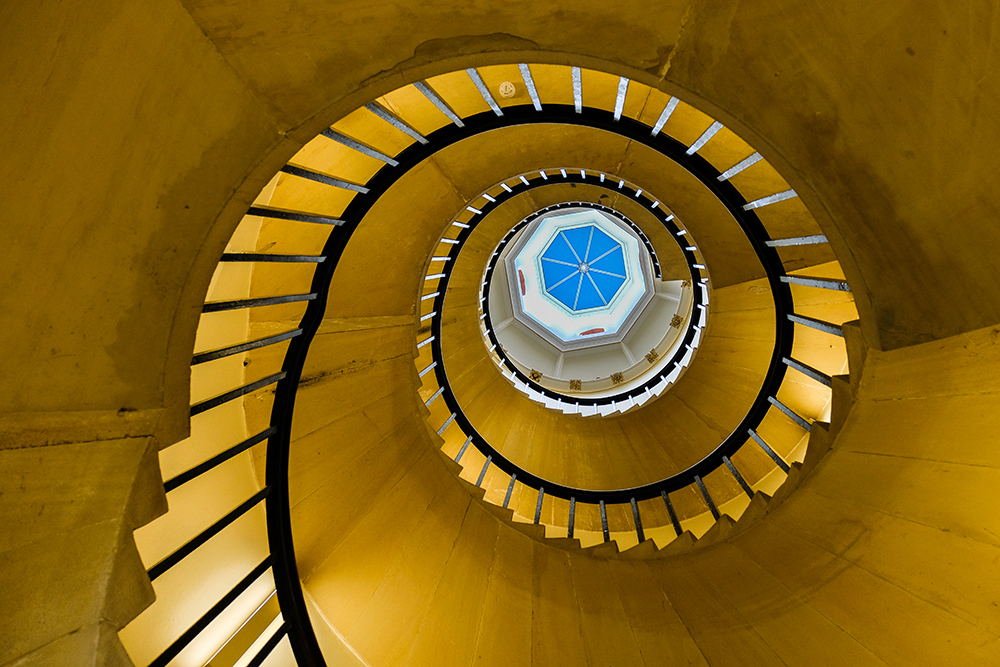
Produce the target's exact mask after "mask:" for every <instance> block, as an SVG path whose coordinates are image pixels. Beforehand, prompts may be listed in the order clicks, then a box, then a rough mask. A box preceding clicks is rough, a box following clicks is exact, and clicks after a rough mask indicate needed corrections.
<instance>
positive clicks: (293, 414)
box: [122, 63, 858, 666]
mask: <svg viewBox="0 0 1000 667" xmlns="http://www.w3.org/2000/svg"><path fill="white" fill-rule="evenodd" d="M511 80H514V81H516V83H515V84H514V89H515V91H516V92H515V94H514V95H513V96H512V97H510V98H502V97H500V96H499V95H498V94H496V93H494V92H491V91H497V90H498V89H499V88H500V84H501V82H504V81H507V82H510V81H511ZM640 136H646V137H649V139H646V140H645V141H642V140H639V139H637V138H636V137H640ZM510 169H515V171H513V172H510V171H509V170H510ZM503 170H508V171H506V172H505V171H503ZM699 178H700V180H698V179H699ZM640 184H641V185H640ZM661 192H662V194H659V193H661ZM644 193H645V194H644ZM564 202H576V203H589V205H593V206H602V207H606V208H608V209H609V210H612V211H622V212H624V213H628V214H629V215H630V216H631V219H632V220H633V221H634V224H635V225H636V228H637V229H638V230H639V231H640V232H641V233H642V234H643V238H644V239H646V240H648V242H649V250H650V252H651V256H652V257H653V259H654V260H655V261H656V262H657V268H658V270H660V271H662V272H663V274H662V275H659V276H658V279H660V280H662V279H665V278H667V277H670V278H677V279H684V281H685V289H687V290H690V291H691V292H694V293H696V294H695V300H694V303H693V304H692V305H689V306H688V311H687V313H686V315H685V317H684V318H682V319H683V320H684V322H683V323H680V324H678V325H677V326H678V327H679V328H681V329H682V331H683V332H684V333H683V335H682V337H681V338H680V339H679V340H680V342H685V341H690V343H685V344H684V345H683V346H678V352H677V354H676V362H674V364H673V366H672V367H670V366H668V367H664V368H663V369H662V370H661V371H660V372H659V373H658V374H655V375H654V376H652V378H651V379H649V380H648V381H646V382H645V383H644V384H642V385H641V386H638V387H635V388H633V389H631V390H630V391H629V392H625V393H620V394H614V395H611V396H607V395H604V397H603V398H600V399H593V400H590V404H589V405H587V404H586V403H587V401H588V399H587V398H586V397H584V403H585V405H583V406H581V405H580V400H579V397H577V400H572V397H569V398H567V397H559V396H558V395H554V394H552V393H551V392H547V391H546V390H545V389H544V388H542V387H540V386H538V385H536V384H535V383H534V382H532V381H531V379H529V378H527V377H525V376H524V374H523V373H521V372H519V371H518V369H517V368H516V367H515V366H514V365H512V364H509V363H508V364H507V365H506V366H505V365H504V363H503V362H502V360H501V358H500V356H498V355H499V353H498V352H497V351H496V347H497V345H496V344H494V345H493V346H492V349H491V348H490V347H488V344H489V343H490V339H489V336H488V334H489V327H490V326H491V325H490V320H489V319H488V317H487V315H488V313H486V312H484V307H485V306H484V303H485V296H484V294H485V292H484V287H483V286H484V285H485V284H486V283H485V282H484V280H483V275H484V272H485V271H487V268H486V267H487V265H488V263H489V261H490V259H491V257H495V256H496V254H497V251H495V250H494V249H495V247H496V246H497V243H499V242H500V241H501V239H502V238H504V237H505V236H506V237H509V236H510V235H511V234H512V233H514V232H516V229H517V226H518V223H519V221H521V220H522V219H526V218H525V216H527V215H529V214H531V213H532V212H537V211H543V210H547V209H548V208H551V207H552V206H553V205H560V204H563V203H564ZM668 207H669V208H668ZM512 230H513V231H512ZM716 267H718V268H716ZM666 274H669V275H666ZM687 302H690V298H688V301H687ZM694 305H697V308H695V307H694ZM393 312H410V313H412V315H401V316H388V315H384V314H383V313H393ZM856 317H857V313H856V311H855V310H854V307H853V301H852V299H851V294H850V291H849V288H848V287H847V283H846V281H845V280H844V276H843V273H842V272H841V270H840V268H839V265H838V263H837V262H836V260H835V259H834V258H833V255H832V252H831V251H830V250H829V247H828V245H827V244H826V239H825V237H824V236H822V234H820V233H819V228H818V226H817V224H816V222H815V221H814V220H813V218H812V217H811V216H810V215H809V213H808V211H807V210H806V209H805V207H803V206H802V205H801V204H800V203H798V202H797V200H796V198H795V193H794V192H793V191H792V190H791V188H789V187H788V185H787V183H785V182H784V181H783V180H782V179H781V178H780V176H778V175H777V173H776V171H775V170H774V168H773V167H771V166H770V165H769V164H768V163H767V162H766V161H765V160H764V159H762V158H761V157H760V155H759V153H756V152H755V151H753V149H752V148H751V147H749V146H748V145H747V144H746V143H745V142H743V141H742V140H740V139H739V138H738V137H737V136H736V135H735V134H733V133H732V132H730V131H729V130H727V129H726V128H724V127H722V126H721V124H720V123H718V122H716V121H714V120H713V119H711V118H709V117H707V116H705V115H704V114H702V113H700V112H698V111H697V110H695V109H694V108H693V107H691V106H689V105H687V104H685V103H684V102H682V101H680V100H679V99H677V98H675V97H670V96H667V95H664V94H662V93H659V92H658V91H656V90H654V89H651V88H649V87H647V86H643V85H641V84H637V83H636V82H632V81H629V80H627V79H625V78H621V77H614V76H611V75H607V74H603V73H600V72H596V71H592V70H589V69H581V68H576V67H569V66H552V65H538V64H523V63H522V64H512V65H507V66H493V67H483V68H478V69H468V70H461V71H457V72H453V73H450V74H446V75H441V76H438V77H433V78H430V79H428V80H426V81H421V82H418V83H416V84H414V85H410V86H406V87H404V88H401V89H399V90H396V91H393V92H392V93H389V94H387V95H385V96H384V97H382V98H380V99H378V100H375V101H373V102H371V103H368V104H366V105H365V106H364V107H363V108H361V109H359V110H358V111H356V112H355V113H353V114H350V115H348V116H347V117H345V118H344V119H343V120H342V121H340V122H338V123H336V124H335V125H333V126H332V127H331V128H330V129H328V130H324V131H323V132H322V133H321V134H320V135H319V136H317V137H316V138H315V139H314V140H313V141H312V142H310V143H308V144H307V145H306V147H305V148H304V149H303V150H302V151H300V152H299V153H298V154H297V155H296V156H295V157H294V158H293V159H292V160H291V161H290V162H289V163H288V165H286V166H285V167H283V168H282V169H281V171H280V172H279V173H278V174H277V175H276V176H275V177H274V178H273V179H272V181H271V182H270V183H269V184H268V186H267V187H266V188H265V189H264V190H263V191H262V193H261V195H260V196H259V197H258V199H257V201H255V202H254V203H253V205H252V206H251V207H250V208H249V210H248V212H247V216H246V217H245V218H244V220H243V223H242V224H241V225H240V227H239V229H238V230H237V231H236V233H235V234H234V236H233V238H232V240H231V241H230V243H229V245H228V247H227V249H226V252H225V253H224V254H223V256H222V258H221V261H220V263H219V268H218V269H217V271H216V275H215V277H214V279H213V283H212V287H211V288H210V290H209V295H208V299H207V301H206V303H205V307H204V313H203V315H202V321H201V325H200V327H199V337H198V341H197V343H196V350H195V356H194V360H193V365H192V408H191V415H192V436H191V438H189V439H188V440H186V441H184V442H181V443H178V444H177V445H175V446H173V447H171V448H169V449H167V450H165V451H164V452H163V455H162V465H163V469H164V478H165V480H166V481H165V488H166V490H167V492H168V500H169V502H170V512H168V513H167V514H166V515H164V516H163V517H162V518H160V519H158V520H156V521H154V522H152V523H151V524H149V525H148V526H146V527H144V528H142V529H141V530H140V531H138V532H137V542H138V544H139V548H140V553H141V555H142V557H143V559H144V561H145V562H146V563H147V564H148V566H149V573H150V577H151V579H153V582H154V588H155V589H156V592H157V601H156V602H155V603H154V604H153V605H151V606H150V607H149V609H148V610H147V611H145V612H144V613H143V614H141V615H140V616H139V617H138V618H137V619H136V620H135V621H134V622H132V623H131V624H130V625H129V626H128V627H126V628H125V630H123V632H122V639H123V642H124V643H125V646H126V648H129V649H130V653H131V657H132V658H133V659H134V660H135V661H136V663H137V664H151V665H187V664H208V665H214V666H219V665H241V666H242V665H257V664H295V661H296V660H298V664H320V661H321V660H324V659H325V660H326V661H327V663H328V664H339V663H338V662H336V660H340V659H345V658H344V655H343V654H344V652H345V651H348V652H349V654H350V655H349V657H348V658H346V659H347V660H348V663H350V662H351V661H357V662H358V664H369V665H382V664H384V665H395V664H425V663H426V664H456V665H464V664H470V663H475V664H479V663H480V662H496V663H497V664H522V663H523V664H529V663H530V664H539V665H549V664H574V665H578V664H587V663H590V664H603V663H604V662H607V661H611V664H653V663H656V664H660V663H662V662H664V661H671V660H675V659H680V658H682V657H683V659H684V660H690V661H693V662H702V663H704V662H706V661H707V662H709V663H711V664H715V662H717V661H718V659H717V658H716V657H714V656H712V654H711V648H710V646H709V645H710V644H711V643H712V642H711V641H709V640H708V639H707V636H700V635H699V632H701V631H702V629H700V628H697V627H690V626H689V625H688V623H689V622H688V621H685V620H684V619H685V616H684V615H678V614H679V612H678V610H674V611H669V612H668V611H667V610H666V609H665V608H661V609H660V610H659V611H658V612H653V611H652V609H651V607H650V605H653V607H656V606H658V603H656V600H661V601H666V602H669V604H670V605H683V604H684V601H683V600H684V598H685V597H686V596H689V595H691V594H692V593H691V591H690V590H688V586H689V585H691V582H690V581H689V579H688V578H687V577H683V581H684V582H685V584H684V585H683V586H681V587H680V588H678V586H679V583H678V582H679V580H678V579H677V574H678V573H680V572H685V571H686V570H687V568H691V567H701V564H702V563H710V562H714V559H718V558H722V559H726V558H732V555H731V554H732V547H731V546H719V547H718V548H717V549H716V550H714V551H713V550H706V548H707V547H708V546H709V545H729V544H730V541H731V539H732V538H733V536H735V535H737V534H739V533H741V532H742V531H743V530H744V529H746V528H747V527H748V526H751V525H755V524H757V523H759V522H760V521H761V520H762V519H763V518H764V517H765V516H767V515H768V514H769V513H770V512H772V511H773V510H774V508H775V506H777V505H778V504H779V503H780V502H781V500H782V499H783V498H785V497H786V496H787V495H788V494H789V493H790V492H791V491H792V490H793V489H794V488H795V487H796V486H797V485H798V484H799V483H800V482H801V480H802V478H803V476H805V475H807V474H808V473H809V472H810V471H811V470H812V469H813V468H814V467H815V466H816V465H817V463H818V462H819V461H820V459H821V458H822V456H823V454H824V453H825V451H826V449H827V448H828V447H829V445H830V441H831V437H832V435H833V434H834V433H835V432H836V430H837V429H838V428H839V427H840V425H841V423H842V421H843V417H844V415H845V414H846V412H847V410H848V408H849V406H850V402H851V392H850V380H849V378H848V376H847V375H846V372H847V368H848V352H847V348H846V347H845V344H844V337H845V335H846V336H847V339H848V342H849V341H850V339H851V336H852V334H851V332H852V331H855V329H856V325H854V324H852V323H851V322H850V321H851V320H854V319H855V318H856ZM852 327H855V329H852ZM845 332H846V333H845ZM857 335H858V334H857V333H856V331H855V334H854V336H855V337H856V336H857ZM494 342H495V339H494ZM501 351H502V350H501ZM671 370H673V371H674V372H673V375H671V376H670V377H669V378H668V375H669V372H670V371H671ZM432 371H433V372H432ZM668 379H669V380H670V382H669V384H668ZM415 404H416V405H417V406H418V407H419V409H418V410H414V409H413V408H412V407H411V406H413V405H415ZM414 415H415V416H416V417H417V421H414ZM830 421H832V423H828V422H830ZM748 424H749V426H748ZM286 480H287V481H286ZM220 489H223V490H224V491H223V492H221V493H220ZM265 508H266V510H265ZM691 559H695V560H691ZM612 561H613V562H612ZM625 561H632V562H631V563H626V562H625ZM639 561H642V562H641V563H640V562H639ZM740 561H741V562H754V561H753V557H752V556H747V555H744V556H741V557H740ZM758 565H760V566H761V567H763V565H764V564H763V563H760V564H758ZM768 565H769V566H770V567H772V568H773V564H768ZM195 573H197V574H195ZM779 574H780V572H778V571H775V570H773V569H772V570H770V571H769V573H767V574H765V573H764V572H763V571H762V572H761V575H760V576H761V577H762V579H761V583H762V584H763V583H764V582H765V581H767V580H770V579H772V578H773V577H776V576H779ZM300 580H301V581H302V584H301V585H300V584H299V583H298V582H299V581H300ZM712 585H718V583H717V582H716V583H713V584H712ZM529 591H530V594H529ZM659 606H660V607H662V605H659ZM720 620H721V619H716V621H720ZM643 627H646V628H647V633H646V634H645V635H644V634H642V633H641V632H637V630H638V629H639V628H643ZM831 627H832V626H831ZM390 629H391V630H390ZM386 632H391V633H392V635H391V636H392V639H391V641H389V636H388V635H386V634H385V633H386ZM626 638H628V639H626ZM747 641H748V642H749V644H748V646H747V650H748V651H759V652H761V653H760V656H761V660H764V661H766V660H768V658H766V657H764V656H766V655H771V656H772V658H773V656H774V654H773V652H772V653H768V652H769V651H773V649H770V648H767V647H768V646H769V644H768V642H767V641H764V642H760V641H756V642H755V641H750V640H749V639H748V640H747ZM442 642H444V644H442ZM845 643H847V644H849V643H850V642H847V641H846V637H845ZM444 645H447V646H448V650H447V651H444V654H442V651H443V648H442V647H443V646H444ZM852 649H853V650H857V647H856V646H854V647H852ZM728 650H729V649H727V651H728ZM338 656H339V657H338Z"/></svg>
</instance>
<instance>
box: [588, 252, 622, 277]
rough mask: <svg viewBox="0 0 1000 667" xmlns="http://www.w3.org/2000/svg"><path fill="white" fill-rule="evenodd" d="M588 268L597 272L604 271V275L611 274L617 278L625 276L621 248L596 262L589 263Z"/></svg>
mask: <svg viewBox="0 0 1000 667" xmlns="http://www.w3.org/2000/svg"><path fill="white" fill-rule="evenodd" d="M590 268H592V269H595V270H597V271H604V272H606V273H613V274H616V275H619V276H624V275H625V255H624V253H622V249H621V246H618V249H616V250H614V251H612V252H611V253H610V254H608V255H605V256H604V257H602V258H601V259H599V260H597V261H596V262H591V264H590Z"/></svg>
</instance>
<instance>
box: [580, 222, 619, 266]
mask: <svg viewBox="0 0 1000 667" xmlns="http://www.w3.org/2000/svg"><path fill="white" fill-rule="evenodd" d="M618 246H619V244H618V242H617V241H615V240H614V239H613V238H611V237H610V236H608V235H607V234H605V233H604V232H602V231H601V230H600V229H597V228H594V238H593V239H591V241H590V253H589V254H588V255H587V259H586V261H588V262H592V261H594V260H595V259H597V258H598V257H600V256H601V255H603V254H605V253H607V252H608V251H609V250H611V249H612V248H614V247H618Z"/></svg>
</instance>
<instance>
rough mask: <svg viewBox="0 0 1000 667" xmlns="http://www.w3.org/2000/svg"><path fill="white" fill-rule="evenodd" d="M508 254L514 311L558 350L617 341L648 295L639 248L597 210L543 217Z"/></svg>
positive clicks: (634, 239) (649, 279)
mask: <svg viewBox="0 0 1000 667" xmlns="http://www.w3.org/2000/svg"><path fill="white" fill-rule="evenodd" d="M514 245H515V248H514V249H513V250H512V251H511V253H510V254H509V255H508V256H507V268H508V273H509V274H510V280H509V285H510V286H511V298H512V301H513V303H514V311H515V317H517V318H519V319H523V320H524V321H525V324H526V325H527V326H529V327H530V328H532V329H534V330H536V331H537V332H538V333H539V335H541V336H543V337H544V338H546V339H547V340H549V341H550V342H552V343H553V344H554V345H555V346H556V347H558V348H560V349H568V348H567V346H569V348H577V347H581V346H590V345H594V344H604V343H607V342H611V341H612V340H613V339H618V338H620V337H621V335H623V334H624V332H625V331H627V330H628V327H629V326H631V324H632V322H634V321H635V317H636V316H637V314H638V310H640V309H641V307H642V306H643V305H644V304H645V303H647V302H648V300H649V299H650V298H652V294H653V285H652V277H651V273H650V271H649V269H648V266H647V265H648V264H649V262H648V258H646V257H645V256H644V255H643V252H644V248H643V246H642V244H641V242H640V240H639V238H638V236H637V235H636V234H635V232H633V231H632V230H631V229H630V228H629V227H628V225H627V224H625V223H624V222H621V221H619V220H617V219H615V218H614V217H612V216H610V215H606V214H604V213H602V212H601V211H598V210H596V209H575V210H570V211H569V212H559V213H554V214H550V215H547V216H543V217H541V218H540V219H538V220H536V221H535V222H534V223H532V224H531V225H529V227H528V228H526V229H525V231H524V233H523V236H522V237H521V238H520V239H519V240H518V241H517V242H515V244H514Z"/></svg>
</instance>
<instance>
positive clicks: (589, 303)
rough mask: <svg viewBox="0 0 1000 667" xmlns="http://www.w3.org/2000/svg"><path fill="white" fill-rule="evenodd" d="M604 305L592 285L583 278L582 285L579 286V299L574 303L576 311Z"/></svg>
mask: <svg viewBox="0 0 1000 667" xmlns="http://www.w3.org/2000/svg"><path fill="white" fill-rule="evenodd" d="M603 305H605V303H604V299H602V298H601V295H600V294H598V292H597V290H596V289H594V283H592V282H590V280H589V279H588V278H587V277H586V276H584V277H583V284H582V285H581V286H580V297H579V298H578V299H577V301H576V309H577V310H586V309H588V308H597V307H599V306H603Z"/></svg>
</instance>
